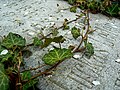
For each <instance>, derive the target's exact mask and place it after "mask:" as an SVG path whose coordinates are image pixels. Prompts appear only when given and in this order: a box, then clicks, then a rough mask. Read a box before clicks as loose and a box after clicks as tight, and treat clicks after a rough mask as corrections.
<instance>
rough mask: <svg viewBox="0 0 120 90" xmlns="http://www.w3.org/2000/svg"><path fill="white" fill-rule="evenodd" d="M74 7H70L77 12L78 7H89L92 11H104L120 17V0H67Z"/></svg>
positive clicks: (108, 14)
mask: <svg viewBox="0 0 120 90" xmlns="http://www.w3.org/2000/svg"><path fill="white" fill-rule="evenodd" d="M66 1H68V3H69V4H72V5H73V7H72V8H71V9H70V11H72V12H76V7H79V8H81V9H88V10H90V11H91V12H92V13H94V14H96V13H103V14H105V15H107V16H110V17H117V18H120V1H119V0H66Z"/></svg>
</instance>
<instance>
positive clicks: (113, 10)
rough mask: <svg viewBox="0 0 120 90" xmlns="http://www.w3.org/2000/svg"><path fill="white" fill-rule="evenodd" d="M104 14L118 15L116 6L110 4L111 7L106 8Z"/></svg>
mask: <svg viewBox="0 0 120 90" xmlns="http://www.w3.org/2000/svg"><path fill="white" fill-rule="evenodd" d="M106 12H107V13H108V14H110V15H111V16H115V15H118V12H119V6H118V4H112V5H111V6H108V7H107V9H106Z"/></svg>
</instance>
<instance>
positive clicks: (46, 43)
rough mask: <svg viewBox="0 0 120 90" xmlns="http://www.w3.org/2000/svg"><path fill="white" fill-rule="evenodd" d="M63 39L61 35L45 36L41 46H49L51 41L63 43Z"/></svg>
mask: <svg viewBox="0 0 120 90" xmlns="http://www.w3.org/2000/svg"><path fill="white" fill-rule="evenodd" d="M64 41H65V39H64V37H63V36H58V37H54V38H45V41H44V43H43V45H42V46H41V47H42V48H44V47H47V46H49V45H50V44H51V43H52V42H55V43H63V42H64Z"/></svg>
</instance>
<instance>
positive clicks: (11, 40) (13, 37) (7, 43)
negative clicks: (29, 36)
mask: <svg viewBox="0 0 120 90" xmlns="http://www.w3.org/2000/svg"><path fill="white" fill-rule="evenodd" d="M25 43H26V40H25V39H24V38H23V37H21V36H20V35H18V34H15V33H12V32H10V33H9V34H8V35H7V37H5V38H4V39H3V41H2V46H4V47H6V48H8V49H9V48H13V47H14V46H19V47H23V46H25Z"/></svg>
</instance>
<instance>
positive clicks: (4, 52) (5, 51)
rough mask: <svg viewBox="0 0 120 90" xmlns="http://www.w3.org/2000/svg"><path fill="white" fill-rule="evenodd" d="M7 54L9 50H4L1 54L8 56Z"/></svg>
mask: <svg viewBox="0 0 120 90" xmlns="http://www.w3.org/2000/svg"><path fill="white" fill-rule="evenodd" d="M7 53H8V50H7V49H5V50H3V51H2V52H1V53H0V55H5V54H7Z"/></svg>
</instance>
